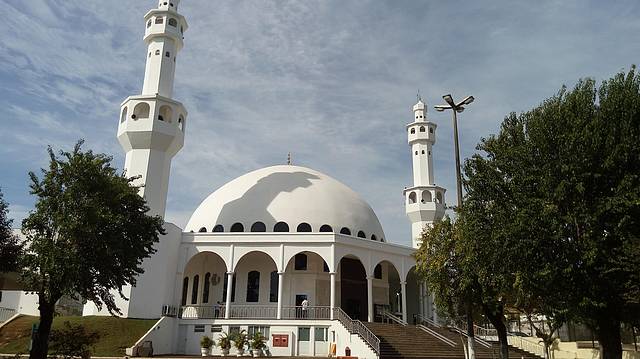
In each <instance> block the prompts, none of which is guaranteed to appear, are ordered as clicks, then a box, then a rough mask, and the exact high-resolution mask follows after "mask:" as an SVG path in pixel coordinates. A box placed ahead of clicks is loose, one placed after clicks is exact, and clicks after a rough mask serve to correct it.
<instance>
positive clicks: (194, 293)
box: [191, 274, 200, 304]
mask: <svg viewBox="0 0 640 359" xmlns="http://www.w3.org/2000/svg"><path fill="white" fill-rule="evenodd" d="M199 284H200V276H199V275H197V274H196V275H195V276H193V284H192V285H191V304H198V286H199Z"/></svg>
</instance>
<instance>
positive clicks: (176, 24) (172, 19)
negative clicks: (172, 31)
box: [167, 18, 178, 27]
mask: <svg viewBox="0 0 640 359" xmlns="http://www.w3.org/2000/svg"><path fill="white" fill-rule="evenodd" d="M167 24H169V26H173V27H178V20H176V19H174V18H169V21H167Z"/></svg>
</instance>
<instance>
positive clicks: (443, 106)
mask: <svg viewBox="0 0 640 359" xmlns="http://www.w3.org/2000/svg"><path fill="white" fill-rule="evenodd" d="M433 108H435V109H436V111H438V112H442V111H444V110H446V109H448V108H451V107H449V106H445V105H437V106H433Z"/></svg>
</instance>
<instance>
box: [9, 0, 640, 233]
mask: <svg viewBox="0 0 640 359" xmlns="http://www.w3.org/2000/svg"><path fill="white" fill-rule="evenodd" d="M0 4H1V5H2V6H1V7H2V11H1V12H0V33H1V34H2V36H1V37H0V63H1V64H2V66H0V106H1V107H2V108H3V109H4V114H3V116H2V117H1V119H0V123H1V124H2V130H1V131H0V143H1V146H0V167H1V168H2V171H1V172H0V186H1V187H2V190H3V192H4V194H5V199H6V200H8V201H9V202H10V204H11V207H10V210H11V213H10V215H11V216H12V217H13V218H15V219H16V221H18V222H16V224H18V223H19V221H20V220H21V219H22V218H23V217H24V216H25V215H26V213H28V211H29V210H30V209H31V208H32V205H33V199H32V198H31V197H30V196H29V194H28V176H27V172H28V171H30V170H38V169H39V168H40V167H42V166H44V165H45V164H46V161H47V155H46V146H47V145H52V146H53V147H54V148H66V149H69V148H71V146H72V145H73V144H74V143H75V142H76V141H77V140H78V139H80V138H84V139H85V140H86V147H87V148H92V149H94V150H95V151H100V152H105V153H108V154H111V155H113V156H114V163H115V165H116V166H118V167H119V168H121V167H122V165H123V162H124V155H123V153H122V151H121V149H120V147H119V145H118V143H117V140H116V136H115V134H116V129H117V122H118V112H119V104H120V102H121V101H122V100H123V99H124V98H126V97H127V96H129V95H135V94H138V93H140V90H141V87H142V79H143V72H144V61H145V53H146V50H145V45H144V43H143V41H142V34H143V32H144V21H143V19H142V17H143V15H144V13H145V12H146V11H147V10H148V9H150V8H152V7H154V6H155V5H156V3H155V1H147V0H144V1H143V0H135V1H124V0H116V1H97V0H28V1H19V0H0ZM180 12H181V13H182V14H184V15H185V16H186V17H187V20H188V21H189V25H190V28H189V30H188V31H187V33H186V34H185V48H184V49H183V51H182V52H181V53H180V54H179V57H178V66H177V71H176V84H175V91H174V96H175V98H176V99H178V100H180V101H182V102H183V103H184V104H185V106H186V107H187V109H188V110H189V120H188V121H189V124H188V128H187V134H186V137H185V146H184V148H183V149H182V151H181V152H180V153H179V154H178V155H177V156H176V157H175V159H174V161H173V167H172V173H171V183H170V192H169V199H168V206H167V208H168V210H167V216H166V217H167V220H169V221H172V222H175V223H176V224H178V225H181V226H182V225H184V224H185V223H186V221H187V220H188V218H189V216H190V214H191V212H192V211H193V210H194V209H195V208H196V207H197V205H198V204H199V203H200V202H201V201H202V200H203V199H204V198H205V197H206V196H207V195H208V194H209V193H210V192H212V191H213V190H215V189H217V188H218V187H220V186H221V185H223V184H224V183H226V182H227V181H229V180H231V179H233V178H235V177H237V176H239V175H241V174H244V173H246V172H248V171H250V170H253V169H257V168H260V167H265V166H269V165H273V164H283V163H285V162H286V157H287V152H289V151H290V152H292V153H293V160H294V163H295V164H298V165H302V166H307V167H311V168H314V169H316V170H319V171H321V172H324V173H326V174H328V175H330V176H332V177H335V178H336V179H338V180H340V181H342V182H344V183H345V184H347V185H348V186H350V187H352V188H353V189H355V190H356V191H357V192H359V193H360V194H361V195H362V196H363V197H364V198H365V199H366V200H367V201H368V202H369V203H370V204H371V206H372V207H373V209H374V210H375V211H376V213H377V214H378V217H379V218H380V220H381V222H382V225H383V227H384V230H385V232H386V237H387V239H388V240H389V241H392V242H396V243H402V244H409V243H410V238H409V233H410V227H409V222H408V220H407V218H406V216H405V214H404V207H403V197H402V189H403V188H404V186H409V185H411V162H410V161H411V156H410V153H409V148H408V146H407V143H406V133H405V129H404V126H405V125H406V124H407V123H409V122H411V121H412V114H411V111H410V109H411V106H412V105H413V103H414V102H415V99H416V91H417V90H418V89H420V93H421V94H422V97H423V99H424V100H425V101H426V102H427V104H428V105H429V107H430V111H429V114H428V116H429V119H430V120H431V121H433V122H435V123H437V124H438V131H437V136H438V139H437V141H438V142H437V143H436V146H435V147H434V151H433V153H434V156H435V160H436V162H435V178H436V183H437V184H439V185H442V186H444V187H446V188H447V189H448V193H447V202H448V203H449V204H452V203H455V201H456V196H455V186H454V183H455V179H454V178H455V177H454V173H455V167H454V162H453V161H454V159H453V139H452V129H451V119H450V113H437V112H435V111H433V110H432V106H433V105H434V104H437V103H440V102H442V99H441V96H442V95H443V94H445V93H448V92H451V93H453V94H454V96H455V97H457V98H462V97H463V96H466V95H474V96H475V97H476V102H475V103H473V104H472V105H471V106H470V107H469V108H468V110H467V111H465V112H464V113H463V114H462V116H461V123H460V133H461V150H462V155H463V157H468V156H470V155H471V154H472V153H473V152H474V148H475V145H476V144H477V143H478V141H479V140H480V139H481V138H482V137H484V136H488V135H489V134H491V133H495V132H496V131H497V129H498V127H499V124H500V122H501V121H502V119H503V118H504V116H505V115H506V114H508V113H509V112H511V111H516V112H521V111H525V110H527V109H530V108H532V107H534V106H536V105H538V104H539V103H540V102H541V101H542V100H543V99H545V98H547V97H549V96H551V95H553V94H554V93H556V92H557V90H558V89H559V88H560V87H561V86H562V85H563V84H566V85H568V86H573V84H575V82H576V80H577V79H578V78H581V77H593V78H595V79H596V80H599V81H600V80H603V79H606V78H609V77H610V76H611V75H613V74H614V73H616V72H618V71H621V70H627V69H628V68H629V66H630V65H631V64H632V63H634V62H635V63H638V55H639V54H640V41H638V40H637V36H638V34H639V33H640V21H638V20H637V19H638V18H639V17H640V2H638V1H637V0H629V1H615V2H613V1H535V2H533V1H491V2H488V1H466V2H463V1H446V2H445V1H409V0H403V1H383V0H371V1H366V0H357V1H356V0H351V1H344V0H335V1H332V0H326V1H238V0H220V1H218V0H216V1H212V0H183V1H182V4H181V5H180Z"/></svg>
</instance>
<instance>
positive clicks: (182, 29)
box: [180, 26, 184, 34]
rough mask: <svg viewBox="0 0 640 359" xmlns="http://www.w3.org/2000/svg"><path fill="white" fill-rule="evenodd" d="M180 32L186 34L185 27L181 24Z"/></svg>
mask: <svg viewBox="0 0 640 359" xmlns="http://www.w3.org/2000/svg"><path fill="white" fill-rule="evenodd" d="M180 33H181V34H184V27H182V26H180Z"/></svg>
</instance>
